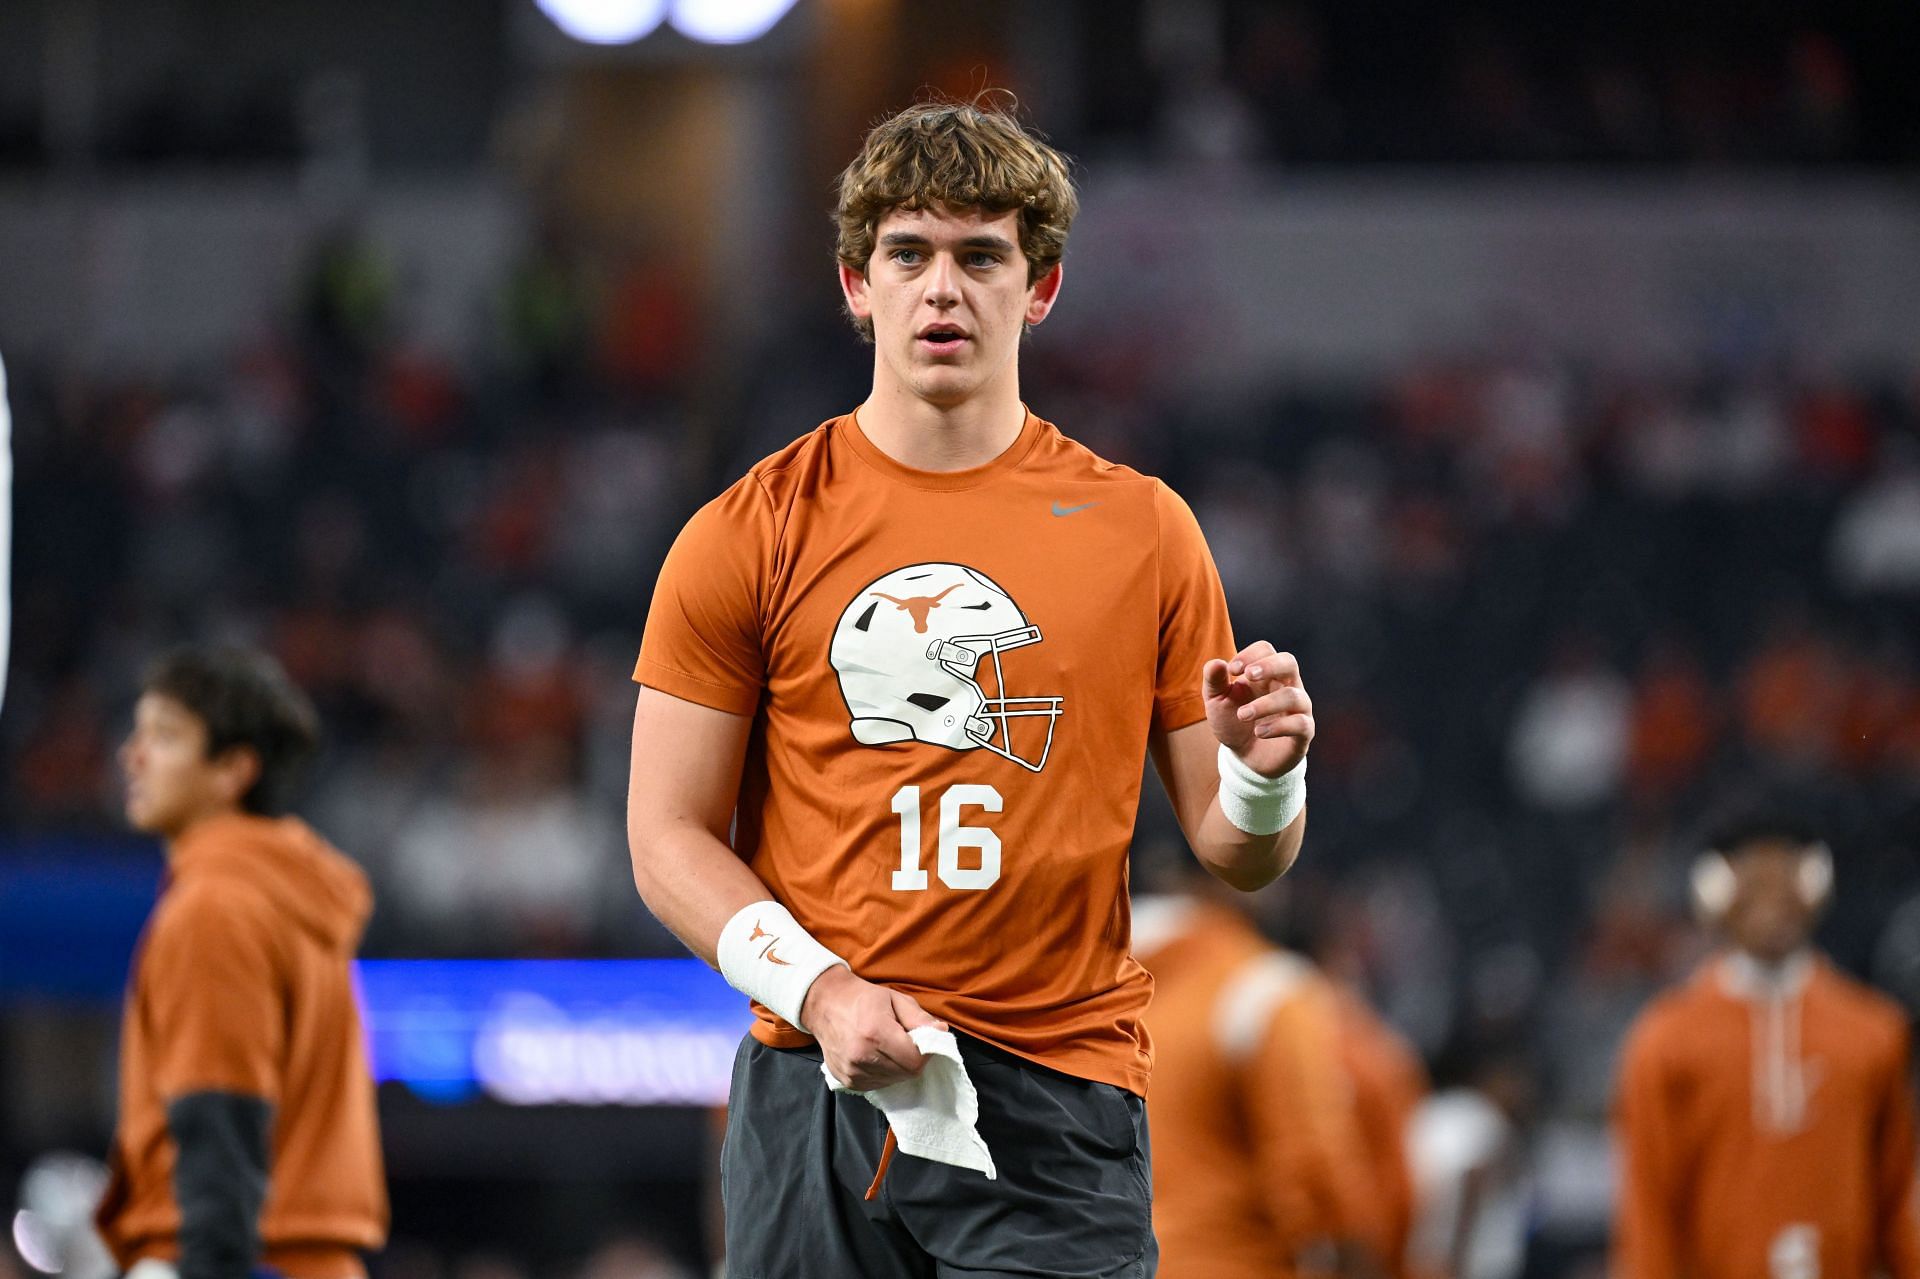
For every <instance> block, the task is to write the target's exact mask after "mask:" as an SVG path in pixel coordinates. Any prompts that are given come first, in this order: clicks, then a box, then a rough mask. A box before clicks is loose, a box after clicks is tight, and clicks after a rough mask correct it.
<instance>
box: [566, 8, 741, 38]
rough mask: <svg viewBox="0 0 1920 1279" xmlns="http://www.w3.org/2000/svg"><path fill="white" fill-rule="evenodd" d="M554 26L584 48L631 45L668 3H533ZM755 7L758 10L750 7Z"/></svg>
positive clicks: (656, 23)
mask: <svg viewBox="0 0 1920 1279" xmlns="http://www.w3.org/2000/svg"><path fill="white" fill-rule="evenodd" d="M534 3H535V4H537V5H539V6H540V12H542V13H544V14H546V15H547V17H548V18H550V19H552V20H553V25H554V26H556V27H559V28H560V30H562V31H564V32H566V33H567V34H568V35H570V36H572V37H573V38H574V39H575V40H578V41H580V42H581V43H582V44H632V43H633V42H634V41H635V40H638V39H640V38H641V37H642V36H645V35H649V34H651V33H652V31H653V29H654V28H655V27H657V26H659V25H660V20H661V19H662V18H664V17H665V16H666V13H667V0H534ZM749 7H755V6H749Z"/></svg>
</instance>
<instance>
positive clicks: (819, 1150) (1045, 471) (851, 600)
mask: <svg viewBox="0 0 1920 1279" xmlns="http://www.w3.org/2000/svg"><path fill="white" fill-rule="evenodd" d="M1076 208H1077V197H1076V196H1075V194H1074V192H1073V188H1072V185H1071V183H1070V182H1069V180H1068V176H1067V163H1066V160H1065V158H1064V157H1062V156H1061V155H1060V154H1059V153H1058V152H1056V151H1054V150H1053V149H1052V148H1050V147H1048V146H1046V145H1045V144H1044V143H1043V142H1041V141H1040V140H1039V139H1038V138H1037V137H1035V136H1034V135H1033V134H1031V133H1030V132H1028V131H1027V130H1026V129H1024V128H1023V127H1022V126H1021V125H1020V124H1019V122H1018V121H1016V120H1015V119H1014V118H1013V117H1012V116H1011V115H1009V114H1007V113H1006V112H1003V111H1000V110H995V109H981V108H979V107H975V106H968V105H958V104H946V103H931V104H925V105H922V106H917V107H913V108H910V109H908V110H906V111H904V112H901V113H900V114H899V115H897V116H895V117H893V118H892V119H890V120H887V121H885V122H883V123H882V124H880V125H878V126H876V127H875V128H874V129H873V130H872V132H871V133H869V135H868V137H867V139H866V141H865V144H864V145H863V147H862V149H861V152H860V154H859V156H858V157H857V158H856V159H855V161H854V162H853V163H852V164H851V165H850V166H849V167H848V169H847V170H846V171H845V172H844V173H843V174H842V175H841V178H840V183H839V204H838V208H837V211H836V217H837V223H838V227H839V242H838V246H837V253H838V257H839V261H840V282H841V285H842V289H843V292H844V297H845V301H846V307H847V311H848V313H849V315H850V316H851V317H852V319H853V321H854V323H855V325H856V327H857V328H859V329H860V331H861V332H862V334H863V335H865V336H867V337H868V338H869V339H870V340H871V341H872V343H873V347H874V363H873V369H874V372H873V388H872V392H871V394H870V395H869V396H868V398H867V399H866V401H865V402H864V403H862V404H861V405H860V406H859V407H858V409H856V410H855V411H854V412H853V413H850V414H848V415H846V416H844V417H839V418H835V419H833V420H831V421H829V422H827V423H825V424H823V425H822V426H821V427H819V428H818V429H816V430H814V431H812V432H810V433H809V434H807V435H805V436H803V437H802V438H800V439H799V440H797V441H795V442H794V443H793V444H792V445H790V446H788V447H787V448H786V449H783V450H782V451H780V452H779V453H776V454H774V455H773V456H772V457H769V458H767V459H765V460H764V461H762V462H760V463H759V464H757V465H756V466H754V467H753V468H752V470H751V471H750V472H749V473H748V475H747V476H746V477H745V478H744V479H742V480H741V481H739V482H738V483H737V484H735V485H734V486H733V487H732V488H730V489H728V490H727V491H726V492H725V493H723V494H722V495H721V496H720V497H719V498H717V499H715V500H714V501H713V502H711V503H709V504H708V505H707V506H706V507H705V508H703V509H702V510H701V511H700V512H699V513H697V514H696V515H695V516H694V517H693V519H692V520H691V521H690V522H689V523H688V524H687V526H686V528H685V529H684V530H683V531H682V533H681V535H680V537H679V539H678V540H677V541H676V542H675V545H674V547H673V550H672V551H671V552H670V553H669V555H668V557H667V561H666V563H665V565H664V566H663V568H662V570H661V575H660V579H659V582H658V583H657V585H656V588H655V591H654V596H653V601H652V604H651V607H650V609H649V612H648V617H647V626H646V632H645V636H644V638H643V641H642V646H641V652H640V658H639V662H638V664H637V667H636V669H635V679H636V680H638V681H639V682H640V683H641V685H642V689H641V692H640V696H639V703H638V707H637V709H636V712H635V721H634V738H633V768H632V781H631V788H630V793H629V804H628V813H629V821H628V826H629V836H630V842H631V845H632V850H633V864H634V878H635V882H636V883H637V885H638V887H639V889H640V892H641V895H642V897H643V898H644V899H645V901H646V903H647V905H648V906H649V907H650V908H651V909H652V910H653V912H654V914H655V915H657V916H658V917H659V918H660V919H661V921H662V922H664V923H665V924H666V925H667V926H668V927H669V928H671V929H672V930H673V932H674V933H675V934H676V935H677V936H679V938H680V939H681V940H682V941H683V942H685V943H686V944H687V946H688V947H689V948H690V949H691V950H693V952H694V953H695V954H697V955H699V956H701V957H702V958H703V959H706V960H707V961H708V962H710V963H714V964H715V965H716V966H717V967H718V968H719V969H720V970H721V972H722V973H723V974H725V975H726V977H727V979H728V980H729V981H730V982H731V983H732V984H733V985H734V986H735V987H736V988H738V989H740V990H741V991H742V992H743V993H746V994H748V995H749V996H751V997H752V999H753V1001H754V1004H755V1013H756V1021H755V1024H754V1027H753V1032H752V1034H751V1036H750V1037H749V1038H748V1039H747V1040H746V1041H745V1042H744V1043H743V1044H742V1045H741V1049H740V1053H739V1056H738V1057H737V1059H736V1062H735V1070H734V1076H733V1087H732V1093H731V1098H730V1103H729V1104H730V1115H729V1122H728V1126H727V1137H726V1144H725V1149H724V1151H723V1156H722V1171H723V1183H724V1184H723V1194H724V1198H725V1206H726V1236H727V1254H728V1257H727V1260H728V1266H729V1270H730V1273H734V1274H738V1275H744V1276H782V1277H785V1276H796V1275H815V1274H818V1275H826V1274H832V1275H835V1276H866V1275H872V1276H892V1275H900V1276H923V1275H948V1274H959V1273H965V1274H967V1275H970V1276H980V1277H983V1279H985V1277H989V1276H996V1275H1036V1276H1037V1275H1050V1276H1066V1275H1082V1276H1106V1275H1111V1276H1144V1275H1150V1274H1152V1273H1153V1272H1154V1267H1155V1249H1154V1244H1153V1238H1152V1231H1151V1228H1150V1203H1149V1190H1148V1183H1149V1175H1150V1173H1149V1169H1150V1157H1149V1153H1148V1143H1147V1133H1146V1123H1145V1113H1144V1111H1145V1108H1144V1101H1143V1096H1144V1093H1145V1091H1146V1085H1147V1074H1148V1069H1149V1064H1150V1060H1151V1054H1150V1049H1149V1042H1148V1039H1147V1036H1146V1033H1145V1031H1144V1029H1143V1028H1142V1026H1141V1014H1142V1012H1143V1011H1144V1008H1145V1005H1146V1003H1147V998H1148V992H1149V989H1150V979H1149V978H1148V977H1147V975H1146V973H1145V972H1144V971H1143V970H1142V969H1141V968H1140V966H1139V965H1138V964H1137V963H1136V962H1134V961H1133V959H1132V958H1131V957H1130V955H1129V953H1128V939H1129V933H1130V925H1129V906H1128V892H1127V850H1128V846H1129V844H1130V842H1131V838H1132V832H1133V825H1134V819H1135V814H1136V811H1137V807H1138V800H1139V787H1140V782H1141V761H1142V760H1143V759H1144V758H1147V757H1149V756H1151V758H1152V759H1153V760H1154V763H1155V765H1156V767H1157V769H1158V772H1159V774H1160V777H1161V779H1162V781H1163V782H1164V783H1165V785H1166V787H1167V790H1168V793H1169V796H1170V798H1171V800H1172V803H1173V808H1174V811H1175V813H1176V815H1177V816H1178V818H1179V820H1180V824H1181V826H1182V828H1183V831H1184V833H1185V834H1186V836H1187V839H1188V842H1189V843H1190V844H1191V846H1192V848H1193V850H1194V852H1195V853H1196V855H1197V856H1198V857H1199V858H1200V860H1201V861H1202V862H1203V863H1204V864H1205V865H1206V866H1207V867H1208V868H1209V869H1210V870H1212V871H1213V872H1214V873H1215V874H1216V875H1218V876H1220V877H1221V878H1222V879H1224V880H1226V881H1228V882H1230V883H1233V884H1235V885H1237V886H1239V887H1242V888H1253V887H1257V886H1259V885H1262V884H1265V883H1267V882H1268V881H1270V880H1272V879H1273V878H1274V877H1275V876H1276V875H1278V874H1279V873H1280V872H1281V871H1282V870H1284V869H1285V868H1286V866H1287V865H1288V864H1289V863H1291V861H1292V860H1293V858H1294V856H1295V855H1296V853H1297V852H1298V850H1299V847H1300V841H1301V837H1302V833H1303V831H1304V826H1305V823H1304V819H1303V817H1302V813H1303V806H1304V803H1305V781H1304V776H1303V773H1304V765H1305V757H1306V751H1307V747H1308V744H1309V743H1310V742H1311V740H1312V737H1313V731H1314V724H1313V716H1312V703H1311V701H1310V700H1309V698H1308V696H1307V694H1306V690H1305V688H1304V687H1303V685H1302V682H1301V676H1300V670H1299V666H1298V664H1297V663H1296V662H1294V660H1293V659H1292V658H1291V657H1290V656H1288V655H1286V654H1283V653H1278V652H1276V651H1275V649H1274V647H1273V645H1272V644H1269V643H1266V642H1264V641H1261V642H1256V643H1253V644H1248V645H1237V644H1236V643H1235V641H1234V637H1233V632H1232V629H1231V626H1230V625H1229V622H1228V618H1227V610H1226V601H1225V597H1224V594H1223V592H1222V590H1221V587H1220V582H1219V577H1218V574H1217V573H1216V572H1215V570H1214V565H1213V561H1212V557H1211V555H1210V554H1209V553H1208V551H1207V547H1206V542H1205V539H1204V538H1203V537H1202V536H1201V533H1200V530H1199V526H1198V524H1197V522H1196V521H1195V520H1194V517H1193V514H1192V512H1191V511H1190V510H1188V508H1187V506H1186V504H1185V503H1184V502H1182V501H1181V500H1180V499H1179V498H1178V497H1177V496H1175V495H1174V494H1173V493H1172V492H1171V491H1170V490H1169V489H1167V488H1166V487H1165V486H1164V485H1162V484H1161V483H1160V482H1159V481H1158V480H1155V479H1153V478H1152V477H1150V476H1145V475H1142V474H1140V473H1139V472H1137V471H1133V470H1131V469H1130V468H1127V467H1123V466H1116V465H1114V464H1112V463H1109V462H1106V461H1104V460H1102V459H1101V458H1099V457H1097V456H1095V455H1094V454H1093V453H1091V452H1090V451H1088V450H1087V449H1085V448H1084V447H1082V446H1080V445H1079V444H1076V443H1075V442H1073V441H1072V440H1071V439H1069V438H1067V437H1066V436H1065V435H1064V434H1062V433H1061V431H1060V430H1059V429H1058V428H1056V427H1055V426H1053V425H1052V424H1050V423H1048V422H1046V421H1044V420H1042V419H1040V418H1039V417H1037V416H1036V415H1035V414H1033V413H1032V412H1030V411H1029V410H1028V409H1027V408H1026V406H1025V405H1024V404H1023V402H1022V401H1021V398H1020V383H1019V359H1018V356H1019V349H1020V344H1021V340H1022V337H1023V335H1024V334H1025V332H1026V331H1027V330H1028V329H1029V328H1030V327H1032V326H1034V325H1037V324H1039V323H1041V322H1042V321H1043V320H1045V319H1046V317H1047V315H1048V313H1049V312H1050V311H1051V309H1052V308H1053V305H1054V303H1055V302H1056V300H1057V299H1058V297H1059V295H1060V288H1061V281H1062V278H1063V269H1062V265H1061V258H1062V255H1063V253H1064V250H1065V243H1066V236H1067V232H1068V228H1069V226H1070V225H1071V223H1072V220H1073V216H1074V213H1075V210H1076ZM949 1031H950V1032H952V1034H953V1035H954V1036H956V1038H954V1039H943V1038H942V1037H943V1035H945V1034H946V1033H947V1032H949ZM929 1054H932V1056H931V1057H930V1056H929ZM929 1061H932V1062H933V1064H932V1065H931V1066H930V1065H929ZM823 1074H825V1075H827V1076H828V1078H824V1079H823V1077H822V1076H823ZM829 1079H831V1080H832V1081H833V1084H834V1085H835V1087H833V1088H830V1086H829ZM846 1087H850V1088H851V1089H853V1090H857V1091H858V1092H859V1093H864V1094H866V1095H865V1096H860V1095H854V1094H853V1093H850V1092H847V1091H842V1090H841V1089H842V1088H846ZM870 1102H871V1104H870ZM909 1112H910V1113H909ZM896 1146H897V1147H898V1149H899V1150H900V1151H902V1152H904V1153H903V1154H902V1156H901V1157H900V1158H898V1159H894V1158H892V1156H893V1155H894V1152H895V1149H896ZM916 1150H917V1151H918V1152H920V1153H922V1154H926V1155H928V1156H929V1157H924V1158H923V1157H915V1152H916ZM996 1165H997V1166H996Z"/></svg>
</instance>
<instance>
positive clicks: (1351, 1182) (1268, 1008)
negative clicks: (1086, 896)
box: [1138, 898, 1387, 1279]
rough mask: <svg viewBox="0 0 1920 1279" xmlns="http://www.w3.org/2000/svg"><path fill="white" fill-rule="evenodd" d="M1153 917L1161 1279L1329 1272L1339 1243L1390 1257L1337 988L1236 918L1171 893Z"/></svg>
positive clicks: (1149, 929)
mask: <svg viewBox="0 0 1920 1279" xmlns="http://www.w3.org/2000/svg"><path fill="white" fill-rule="evenodd" d="M1142 911H1143V913H1142V935H1141V937H1140V938H1139V945H1138V953H1139V956H1140V961H1141V962H1142V963H1143V964H1145V965H1146V967H1147V971H1149V972H1151V973H1152V974H1153V977H1154V997H1153V1007H1152V1008H1151V1009H1149V1010H1148V1012H1147V1021H1148V1024H1149V1025H1151V1026H1152V1028H1153V1032H1154V1040H1155V1042H1156V1043H1157V1044H1158V1045H1159V1050H1158V1053H1157V1062H1156V1067H1155V1072H1154V1086H1153V1095H1152V1096H1151V1097H1150V1098H1149V1099H1148V1102H1147V1118H1148V1121H1149V1123H1150V1125H1151V1127H1152V1130H1153V1137H1154V1152H1153V1227H1154V1234H1155V1236H1156V1237H1157V1238H1158V1239H1159V1241H1160V1274H1161V1275H1162V1276H1163V1279H1245V1277H1246V1276H1250V1275H1263V1276H1294V1275H1301V1274H1317V1273H1321V1271H1322V1270H1323V1269H1324V1267H1323V1266H1322V1265H1321V1264H1318V1263H1316V1262H1315V1260H1314V1258H1315V1257H1316V1255H1321V1256H1324V1255H1325V1253H1326V1250H1327V1247H1328V1245H1332V1244H1336V1243H1359V1244H1364V1245H1366V1246H1367V1247H1368V1248H1369V1249H1370V1250H1372V1251H1373V1252H1374V1253H1375V1255H1376V1256H1377V1255H1378V1254H1379V1253H1380V1252H1381V1251H1383V1250H1384V1248H1385V1246H1386V1238H1385V1236H1386V1231H1387V1222H1386V1218H1385V1215H1384V1213H1383V1212H1382V1207H1383V1204H1382V1202H1381V1199H1380V1196H1379V1195H1378V1193H1377V1190H1376V1187H1375V1186H1374V1184H1373V1180H1372V1172H1373V1165H1372V1163H1371V1160H1370V1158H1369V1154H1368V1151H1367V1148H1366V1143H1365V1140H1364V1138H1363V1137H1362V1135H1361V1132H1360V1127H1359V1116H1358V1114H1357V1112H1356V1109H1355V1105H1354V1096H1353V1089H1352V1085H1351V1081H1350V1080H1349V1079H1348V1078H1347V1077H1346V1075H1345V1072H1344V1070H1343V1068H1342V1062H1341V1053H1340V1035H1341V1031H1340V1010H1339V1004H1338V998H1339V997H1338V994H1337V992H1336V991H1335V989H1334V987H1333V985H1332V983H1330V982H1329V981H1328V980H1327V979H1326V978H1325V977H1324V976H1323V975H1321V973H1320V971H1319V970H1318V969H1316V968H1315V967H1314V966H1313V965H1312V964H1311V963H1309V962H1308V961H1307V960H1305V959H1303V958H1301V957H1300V956H1298V955H1294V954H1291V953H1288V952H1286V951H1281V950H1276V949H1275V948H1274V947H1273V946H1272V945H1271V944H1270V943H1268V942H1267V941H1266V939H1265V938H1263V937H1261V936H1260V934H1259V933H1258V932H1257V931H1256V930H1255V929H1254V927H1253V925H1252V924H1251V923H1249V922H1248V921H1247V920H1246V918H1245V917H1244V916H1242V915H1240V914H1238V913H1237V912H1235V911H1233V910H1232V909H1230V908H1228V907H1225V906H1220V905H1216V904H1214V903H1211V902H1204V901H1200V900H1196V899H1192V898H1171V899H1167V898H1162V899H1159V900H1157V901H1155V902H1153V903H1152V904H1150V905H1143V908H1142ZM1150 934H1158V936H1152V935H1150Z"/></svg>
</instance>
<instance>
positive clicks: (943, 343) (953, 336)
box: [920, 324, 967, 355]
mask: <svg viewBox="0 0 1920 1279" xmlns="http://www.w3.org/2000/svg"><path fill="white" fill-rule="evenodd" d="M966 340H967V335H966V331H965V330H963V329H959V328H955V327H954V326H952V325H946V324H935V325H931V326H929V327H927V328H924V329H922V330H920V342H921V343H922V344H923V345H925V346H927V347H928V348H930V349H931V350H932V351H933V352H934V353H935V354H936V355H945V354H948V353H950V352H953V351H958V350H959V349H960V344H961V343H963V342H965V341H966Z"/></svg>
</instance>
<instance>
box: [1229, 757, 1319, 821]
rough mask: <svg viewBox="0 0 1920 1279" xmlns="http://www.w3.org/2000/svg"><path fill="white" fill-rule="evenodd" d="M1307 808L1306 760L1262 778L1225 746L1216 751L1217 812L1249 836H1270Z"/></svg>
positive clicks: (1303, 759)
mask: <svg viewBox="0 0 1920 1279" xmlns="http://www.w3.org/2000/svg"><path fill="white" fill-rule="evenodd" d="M1306 806H1307V761H1306V759H1305V758H1304V757H1302V759H1301V760H1300V762H1299V763H1298V764H1295V765H1294V766H1293V767H1292V768H1290V769H1288V770H1287V771H1286V772H1284V773H1282V774H1280V776H1278V777H1266V776H1263V775H1261V774H1259V773H1256V772H1254V771H1253V770H1252V769H1251V768H1248V767H1247V764H1246V761H1245V760H1243V759H1241V758H1240V757H1239V756H1238V755H1236V754H1234V753H1233V751H1232V750H1230V749H1228V748H1227V747H1226V746H1224V745H1223V746H1221V748H1220V812H1221V813H1222V815H1224V816H1225V817H1226V819H1227V820H1228V821H1230V822H1232V823H1233V824H1234V825H1235V826H1237V827H1239V828H1240V829H1241V830H1243V831H1245V832H1247V834H1249V835H1273V834H1277V833H1278V832H1280V831H1283V830H1285V829H1286V828H1287V827H1289V826H1291V825H1292V824H1293V819H1294V818H1296V817H1298V816H1299V815H1300V810H1301V809H1303V808H1305V807H1306Z"/></svg>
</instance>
